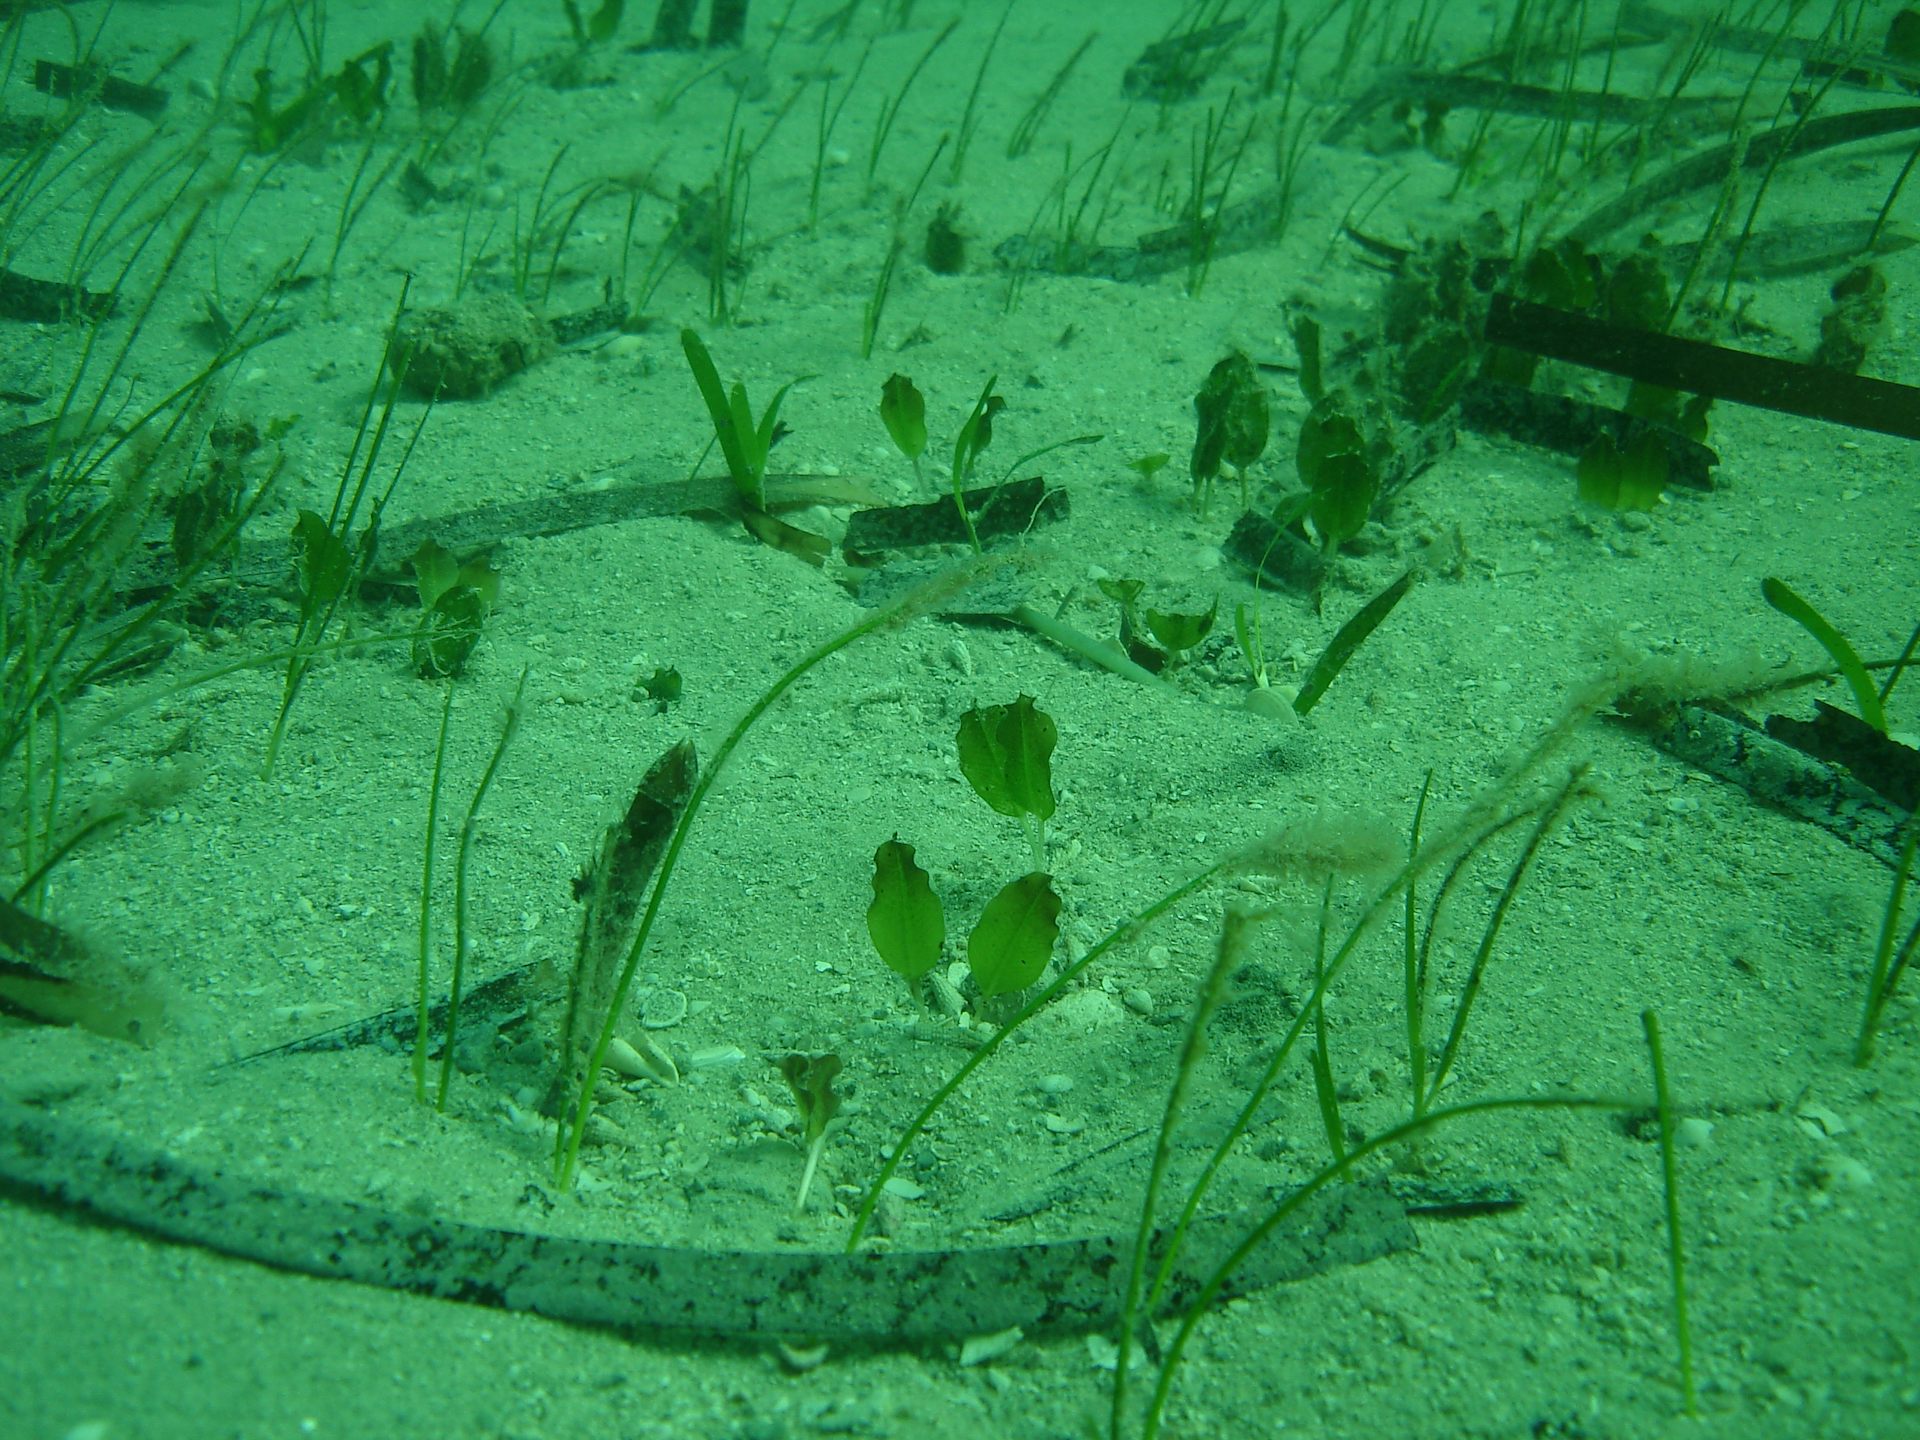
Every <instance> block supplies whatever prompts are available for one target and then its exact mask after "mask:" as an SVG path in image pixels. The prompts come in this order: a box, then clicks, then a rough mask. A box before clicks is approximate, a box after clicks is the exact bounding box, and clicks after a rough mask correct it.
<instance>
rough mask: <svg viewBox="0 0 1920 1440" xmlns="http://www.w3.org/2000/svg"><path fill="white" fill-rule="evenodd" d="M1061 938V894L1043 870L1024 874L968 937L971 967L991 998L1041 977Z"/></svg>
mask: <svg viewBox="0 0 1920 1440" xmlns="http://www.w3.org/2000/svg"><path fill="white" fill-rule="evenodd" d="M1059 938H1060V897H1059V896H1058V895H1056V894H1054V891H1053V878H1052V877H1051V876H1049V875H1047V874H1045V873H1043V872H1042V871H1038V870H1036V871H1034V872H1033V873H1032V874H1030V875H1022V876H1021V877H1020V878H1019V879H1018V880H1015V881H1014V882H1013V883H1012V884H1010V885H1008V886H1007V887H1006V888H1005V889H1003V890H1002V891H1001V892H1000V893H999V894H998V895H996V896H994V897H993V899H991V900H989V901H988V902H987V908H986V909H984V910H982V911H981V912H980V920H979V922H978V923H977V924H976V925H975V926H974V927H973V933H972V934H970V935H968V936H967V968H968V969H969V970H971V971H972V972H973V983H974V984H976V985H978V986H979V987H980V993H981V994H982V995H984V996H987V997H988V998H989V999H991V998H992V997H993V996H995V995H1011V994H1012V993H1013V992H1014V991H1016V990H1024V989H1026V988H1027V986H1029V985H1031V984H1033V982H1034V981H1036V980H1038V979H1039V978H1040V975H1041V972H1042V971H1044V970H1045V969H1046V968H1047V961H1048V959H1049V958H1050V957H1051V956H1052V954H1053V945H1054V942H1055V941H1056V940H1058V939H1059Z"/></svg>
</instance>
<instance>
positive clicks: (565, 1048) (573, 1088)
mask: <svg viewBox="0 0 1920 1440" xmlns="http://www.w3.org/2000/svg"><path fill="white" fill-rule="evenodd" d="M699 770H700V761H699V757H698V756H697V755H696V754H695V753H694V749H693V742H692V741H691V740H682V741H681V742H680V743H679V744H678V745H676V746H674V747H673V748H672V749H671V750H669V751H667V753H666V754H664V755H662V756H661V757H660V758H659V759H658V760H656V761H654V763H653V767H652V768H651V769H649V770H648V771H647V773H646V778H644V779H643V780H641V782H640V788H639V789H638V790H637V791H636V792H635V793H634V797H633V803H632V804H631V805H629V806H628V807H627V813H626V814H625V815H624V816H622V817H621V818H620V819H619V820H616V821H615V822H614V823H613V824H612V825H609V826H608V827H607V833H606V835H605V836H604V837H603V838H602V840H601V841H600V848H599V850H598V851H596V852H595V854H594V857H593V865H592V866H591V867H590V868H589V869H588V870H587V871H586V872H585V873H584V874H582V875H581V876H580V878H579V879H578V880H576V881H575V882H574V894H575V897H576V898H577V899H579V900H581V901H582V902H584V903H585V905H586V914H585V915H584V916H583V917H582V918H581V922H580V944H579V947H578V948H577V949H576V951H575V952H574V959H573V975H572V977H571V978H570V979H569V980H568V982H567V1018H566V1022H565V1024H564V1025H563V1026H562V1027H561V1031H560V1066H559V1068H558V1069H557V1070H556V1071H555V1072H554V1077H553V1083H552V1084H551V1085H549V1086H548V1087H547V1099H546V1105H545V1109H546V1112H547V1113H548V1114H550V1115H551V1114H558V1113H560V1111H561V1110H562V1109H563V1108H564V1105H565V1102H566V1099H567V1097H569V1096H572V1095H577V1094H578V1093H580V1087H581V1085H582V1083H583V1082H584V1081H585V1079H586V1067H587V1061H588V1059H589V1057H590V1056H591V1054H592V1052H593V1045H594V1041H595V1040H596V1039H597V1038H598V1037H599V1034H600V1030H601V1027H602V1026H603V1025H605V1024H606V1019H607V1009H608V1007H609V1006H610V1005H612V1003H613V995H614V989H615V987H616V985H617V984H618V982H619V979H620V967H621V963H622V962H623V961H624V960H625V959H626V955H627V950H628V948H629V947H630V946H631V945H632V944H633V936H634V931H635V930H636V929H637V928H638V926H639V924H640V913H641V907H642V904H643V903H644V901H645V900H646V895H647V882H648V881H649V880H651V879H652V878H653V872H654V869H655V867H656V866H658V865H659V863H660V857H661V855H662V854H664V853H665V851H666V848H667V841H668V840H669V839H670V838H671V837H672V835H673V827H674V826H675V825H677V824H678V823H679V821H680V812H681V811H682V810H684V809H686V805H687V797H688V796H689V795H691V794H692V793H693V786H694V781H695V780H696V779H697V778H698V776H699Z"/></svg>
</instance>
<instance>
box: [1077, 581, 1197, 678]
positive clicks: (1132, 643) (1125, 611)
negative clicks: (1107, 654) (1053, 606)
mask: <svg viewBox="0 0 1920 1440" xmlns="http://www.w3.org/2000/svg"><path fill="white" fill-rule="evenodd" d="M1096 583H1097V584H1098V585H1099V586H1100V593H1101V594H1103V595H1105V596H1106V597H1107V598H1108V599H1109V600H1111V601H1113V602H1114V603H1115V604H1116V605H1118V606H1119V607H1120V644H1121V648H1123V649H1124V650H1125V651H1126V652H1127V655H1128V657H1129V658H1131V659H1132V660H1133V661H1134V663H1135V664H1137V665H1140V666H1142V667H1143V668H1145V669H1147V670H1150V671H1152V672H1153V673H1154V674H1156V675H1157V674H1159V673H1160V672H1161V671H1162V670H1167V669H1171V668H1173V667H1175V666H1178V665H1179V664H1181V663H1182V662H1183V661H1184V660H1185V659H1186V656H1187V652H1188V651H1189V650H1191V649H1193V647H1194V646H1196V645H1198V644H1199V643H1200V642H1201V641H1202V640H1204V639H1206V638H1207V636H1208V634H1209V633H1211V632H1212V630H1213V622H1214V620H1215V618H1216V617H1217V616H1218V615H1219V613H1220V601H1219V600H1218V599H1217V598H1216V599H1215V600H1214V602H1213V604H1212V605H1211V606H1209V607H1208V608H1207V609H1205V610H1202V611H1194V612H1185V611H1179V610H1155V609H1153V608H1152V607H1151V606H1149V607H1148V608H1147V609H1146V611H1145V612H1144V613H1143V612H1142V611H1141V610H1140V608H1139V601H1140V596H1141V593H1142V592H1143V591H1145V589H1146V588H1147V586H1146V582H1145V581H1144V580H1101V581H1098V582H1096ZM1143 623H1144V626H1145V628H1146V631H1147V633H1148V634H1150V635H1152V636H1153V638H1154V640H1155V641H1156V642H1157V643H1158V645H1159V648H1158V649H1155V648H1154V647H1153V646H1151V645H1148V644H1146V643H1145V642H1144V641H1143V640H1142V639H1141V638H1140V630H1141V627H1142V625H1143Z"/></svg>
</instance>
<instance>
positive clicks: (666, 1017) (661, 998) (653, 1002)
mask: <svg viewBox="0 0 1920 1440" xmlns="http://www.w3.org/2000/svg"><path fill="white" fill-rule="evenodd" d="M686 1018H687V997H686V995H685V994H683V993H682V992H681V991H678V990H649V991H648V992H647V994H646V998H645V1000H644V1001H643V1002H642V1004H641V1007H640V1023H641V1024H642V1025H644V1026H646V1028H647V1029H649V1030H667V1029H671V1028H672V1027H673V1026H675V1025H678V1024H679V1023H680V1022H681V1021H682V1020H684V1019H686Z"/></svg>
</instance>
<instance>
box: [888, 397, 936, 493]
mask: <svg viewBox="0 0 1920 1440" xmlns="http://www.w3.org/2000/svg"><path fill="white" fill-rule="evenodd" d="M880 423H881V424H883V425H885V426H886V427H887V434H888V435H890V436H892V437H893V443H894V446H895V447H896V448H897V449H898V450H899V451H900V453H901V454H902V455H904V456H906V457H907V459H908V460H910V461H911V462H912V463H913V478H914V479H915V480H919V479H920V478H921V474H920V457H921V456H922V455H924V454H926V453H927V402H926V399H925V397H924V396H922V395H921V394H920V392H919V391H918V390H917V389H915V388H914V384H913V381H911V380H910V379H908V378H907V377H906V376H905V375H898V374H895V375H889V376H888V377H887V382H886V384H884V385H882V386H881V387H880Z"/></svg>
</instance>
